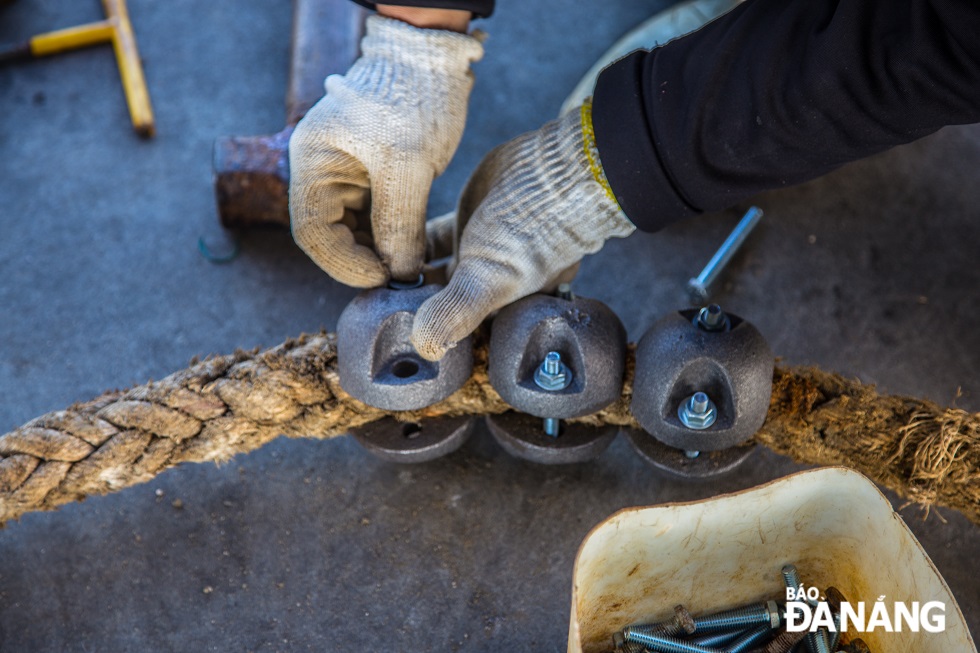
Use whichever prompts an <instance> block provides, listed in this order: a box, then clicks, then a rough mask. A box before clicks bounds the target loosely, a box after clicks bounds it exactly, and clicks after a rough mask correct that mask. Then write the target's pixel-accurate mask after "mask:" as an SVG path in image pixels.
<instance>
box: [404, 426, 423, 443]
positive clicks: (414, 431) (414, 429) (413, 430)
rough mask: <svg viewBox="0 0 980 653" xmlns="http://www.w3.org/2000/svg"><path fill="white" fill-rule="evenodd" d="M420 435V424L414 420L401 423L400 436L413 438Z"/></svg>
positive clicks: (407, 438) (408, 438)
mask: <svg viewBox="0 0 980 653" xmlns="http://www.w3.org/2000/svg"><path fill="white" fill-rule="evenodd" d="M420 435H422V425H421V424H416V423H414V422H407V423H405V424H402V437H404V438H405V439H406V440H414V439H415V438H417V437H419V436H420Z"/></svg>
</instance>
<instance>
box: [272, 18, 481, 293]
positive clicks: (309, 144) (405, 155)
mask: <svg viewBox="0 0 980 653" xmlns="http://www.w3.org/2000/svg"><path fill="white" fill-rule="evenodd" d="M361 53H362V54H361V57H360V58H359V59H358V60H357V61H356V62H355V63H354V65H353V66H351V68H350V70H349V71H348V72H347V74H346V75H343V76H340V75H331V76H330V77H328V78H327V80H326V91H327V94H326V96H325V97H324V98H323V99H321V100H320V101H319V102H318V103H317V104H316V105H315V106H314V107H313V108H312V109H310V111H309V113H307V114H306V116H305V117H304V118H303V119H302V120H301V121H300V123H299V124H298V125H297V126H296V130H295V131H294V132H293V135H292V137H291V138H290V141H289V168H290V184H289V214H290V220H291V225H292V231H293V238H294V239H295V240H296V243H297V244H298V245H299V246H300V247H301V248H302V249H303V251H304V252H306V253H307V254H308V255H309V256H310V258H312V259H313V261H314V262H316V264H317V265H319V266H320V267H321V268H323V270H324V271H326V272H327V274H329V275H330V276H331V277H333V278H334V279H336V280H338V281H340V282H342V283H345V284H347V285H350V286H356V287H358V288H369V287H374V286H381V285H384V284H385V283H386V282H387V281H388V280H389V279H391V278H393V279H396V280H401V281H409V280H411V281H414V280H415V279H417V278H418V274H419V271H420V269H421V267H422V261H423V257H424V253H425V208H426V203H427V201H428V198H429V189H430V187H431V185H432V180H433V179H434V178H435V177H436V176H437V175H439V174H440V173H442V171H443V170H445V168H446V166H447V165H448V164H449V160H450V159H451V158H452V155H453V153H454V152H455V151H456V147H457V146H458V145H459V140H460V138H461V137H462V134H463V126H464V124H465V122H466V107H467V102H468V99H469V94H470V89H471V88H472V87H473V75H472V73H471V72H470V63H471V62H474V61H478V60H479V59H480V58H481V57H482V56H483V46H482V45H481V44H480V41H479V40H477V39H476V38H474V37H472V36H467V35H465V34H459V33H456V32H451V31H444V30H436V29H421V28H417V27H413V26H411V25H409V24H407V23H403V22H401V21H398V20H394V19H391V18H382V17H380V16H371V17H370V18H368V22H367V33H366V35H365V37H364V39H363V40H362V41H361ZM368 215H370V222H369V223H368V221H367V219H366V218H367V216H368ZM372 247H373V248H372Z"/></svg>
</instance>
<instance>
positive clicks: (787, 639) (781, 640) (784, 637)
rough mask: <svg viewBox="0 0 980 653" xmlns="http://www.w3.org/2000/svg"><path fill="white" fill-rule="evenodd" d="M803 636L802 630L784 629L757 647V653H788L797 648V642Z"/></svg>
mask: <svg viewBox="0 0 980 653" xmlns="http://www.w3.org/2000/svg"><path fill="white" fill-rule="evenodd" d="M805 636H806V633H805V632H803V631H796V632H788V631H785V630H784V631H782V632H780V633H779V634H778V635H776V639H774V640H772V641H771V642H769V643H768V644H766V645H765V646H763V647H762V648H761V649H759V650H758V653H789V652H790V651H793V650H797V644H799V643H800V642H802V641H803V638H804V637H805Z"/></svg>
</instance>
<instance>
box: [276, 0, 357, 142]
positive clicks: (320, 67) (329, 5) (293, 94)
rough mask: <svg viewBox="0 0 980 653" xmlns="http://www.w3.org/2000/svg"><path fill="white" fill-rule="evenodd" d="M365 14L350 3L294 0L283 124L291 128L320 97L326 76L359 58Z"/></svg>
mask: <svg viewBox="0 0 980 653" xmlns="http://www.w3.org/2000/svg"><path fill="white" fill-rule="evenodd" d="M366 17H367V11H365V10H364V9H363V8H362V7H359V6H357V5H356V4H354V3H353V2H351V1H350V0H295V2H294V3H293V42H292V54H291V60H290V64H289V88H288V89H287V91H286V124H287V125H295V124H296V123H297V122H299V120H300V118H302V117H303V116H304V115H305V114H306V112H307V111H309V109H310V107H312V106H313V105H314V104H316V102H317V100H319V99H320V98H321V97H323V94H324V89H323V80H324V79H326V77H327V75H332V74H334V73H343V72H345V71H346V70H347V69H348V68H349V67H350V66H351V64H353V63H354V61H355V60H356V59H357V57H358V56H359V55H360V41H361V35H362V34H363V33H364V21H365V19H366Z"/></svg>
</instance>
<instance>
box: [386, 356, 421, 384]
mask: <svg viewBox="0 0 980 653" xmlns="http://www.w3.org/2000/svg"><path fill="white" fill-rule="evenodd" d="M391 373H392V374H394V375H395V376H397V377H398V378H399V379H409V378H411V377H413V376H415V375H416V374H418V373H419V364H418V363H416V362H415V361H413V360H411V359H408V358H406V359H402V360H400V361H395V364H394V365H392V366H391Z"/></svg>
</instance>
